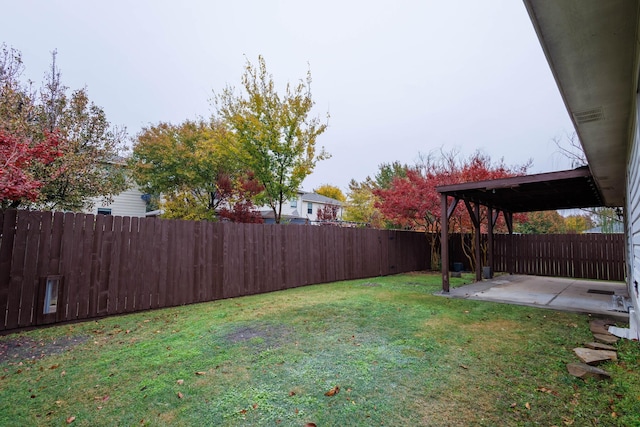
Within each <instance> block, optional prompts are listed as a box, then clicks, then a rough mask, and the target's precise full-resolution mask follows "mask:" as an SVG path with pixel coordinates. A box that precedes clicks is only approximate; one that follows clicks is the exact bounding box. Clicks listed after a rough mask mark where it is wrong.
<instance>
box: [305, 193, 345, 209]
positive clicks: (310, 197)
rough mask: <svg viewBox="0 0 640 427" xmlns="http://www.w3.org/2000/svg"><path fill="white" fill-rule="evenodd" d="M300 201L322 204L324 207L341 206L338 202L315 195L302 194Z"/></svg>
mask: <svg viewBox="0 0 640 427" xmlns="http://www.w3.org/2000/svg"><path fill="white" fill-rule="evenodd" d="M302 200H303V201H305V202H315V203H324V204H326V205H338V206H342V202H341V201H340V200H336V199H332V198H331V197H326V196H322V195H320V194H316V193H302Z"/></svg>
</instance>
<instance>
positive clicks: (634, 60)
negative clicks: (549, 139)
mask: <svg viewBox="0 0 640 427" xmlns="http://www.w3.org/2000/svg"><path fill="white" fill-rule="evenodd" d="M524 3H525V5H526V7H527V10H528V12H529V16H530V17H531V21H532V22H533V26H534V27H535V30H536V33H537V34H538V39H539V40H540V44H541V45H542V49H543V50H544V53H545V55H546V57H547V61H548V62H549V65H550V67H551V71H552V72H553V75H554V77H555V80H556V83H557V84H558V88H559V89H560V93H561V95H562V98H563V100H564V103H565V105H566V107H567V110H568V111H569V115H570V117H571V120H572V121H573V124H574V126H575V128H576V131H577V134H578V137H579V139H580V142H581V144H582V147H583V148H584V151H585V154H586V156H587V160H588V163H589V168H590V169H591V173H592V174H593V178H594V179H595V182H596V184H597V186H598V188H599V189H600V190H601V192H602V195H603V197H604V203H605V205H607V206H622V205H623V204H624V194H625V169H626V161H627V156H628V151H629V147H630V146H631V142H632V138H633V133H634V131H635V117H634V111H635V102H636V101H635V99H636V90H637V87H638V52H639V46H640V43H639V41H638V27H639V17H640V2H638V1H630V0H606V1H603V0H563V1H557V0H524Z"/></svg>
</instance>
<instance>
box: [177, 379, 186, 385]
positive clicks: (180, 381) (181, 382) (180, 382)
mask: <svg viewBox="0 0 640 427" xmlns="http://www.w3.org/2000/svg"><path fill="white" fill-rule="evenodd" d="M176 382H177V383H178V385H182V384H184V380H178V381H176Z"/></svg>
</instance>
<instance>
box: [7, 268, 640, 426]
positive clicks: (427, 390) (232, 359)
mask: <svg viewBox="0 0 640 427" xmlns="http://www.w3.org/2000/svg"><path fill="white" fill-rule="evenodd" d="M452 280H453V282H452V283H453V285H454V286H455V285H459V284H461V283H462V282H461V281H460V280H461V279H452ZM462 280H464V279H462ZM439 287H440V276H439V275H431V274H404V275H398V276H391V277H380V278H375V279H367V280H355V281H348V282H339V283H332V284H325V285H316V286H308V287H304V288H299V289H292V290H288V291H283V292H276V293H271V294H267V295H256V296H250V297H243V298H236V299H230V300H224V301H216V302H211V303H205V304H197V305H190V306H184V307H179V308H171V309H164V310H158V311H149V312H144V313H138V314H134V315H128V316H119V317H112V318H108V319H103V320H100V321H91V322H86V323H77V324H72V325H63V326H56V327H51V328H46V329H41V330H36V331H30V332H25V333H21V334H13V335H7V336H4V337H0V369H1V370H2V372H0V374H1V377H0V402H1V404H0V408H1V409H0V425H16V426H17V425H67V423H70V424H71V425H74V426H75V425H77V426H101V425H105V426H106V425H153V426H158V425H159V426H162V425H178V426H179V425H198V426H202V425H211V426H278V425H282V426H300V427H302V426H304V425H305V424H306V423H309V422H313V423H315V424H317V426H369V425H371V426H373V425H386V426H412V425H421V426H429V425H434V426H441V425H449V426H467V425H486V426H495V425H513V426H526V425H543V426H552V425H556V426H564V425H574V426H589V425H604V426H609V425H612V426H613V425H620V426H631V425H640V349H639V345H638V343H637V342H636V343H634V342H629V341H620V342H619V343H618V349H619V357H620V361H619V362H618V364H608V365H605V366H604V368H605V369H607V370H609V372H611V373H612V376H613V379H612V380H611V381H609V382H603V383H597V382H591V381H588V382H584V381H582V380H579V379H575V378H573V377H571V376H570V375H569V374H568V373H567V371H566V367H565V365H566V363H568V362H576V361H577V359H576V357H575V356H574V355H573V352H572V349H573V348H574V347H576V346H580V345H582V344H583V343H584V342H588V341H591V340H592V337H591V334H590V332H589V327H588V320H589V318H588V317H587V316H584V315H576V314H569V313H560V312H554V311H548V310H543V309H536V308H531V307H520V306H509V305H501V304H495V303H488V302H479V301H466V300H454V299H447V298H442V297H438V296H434V295H433V293H434V292H436V291H437V290H438V289H439ZM336 386H338V387H339V391H338V392H337V393H335V394H334V395H333V396H325V393H327V392H328V391H330V390H334V391H335V390H336V388H335V387H336Z"/></svg>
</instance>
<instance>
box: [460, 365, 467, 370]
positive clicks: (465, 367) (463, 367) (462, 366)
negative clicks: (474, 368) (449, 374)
mask: <svg viewBox="0 0 640 427" xmlns="http://www.w3.org/2000/svg"><path fill="white" fill-rule="evenodd" d="M460 367H461V368H462V369H469V367H467V366H464V365H460Z"/></svg>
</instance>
